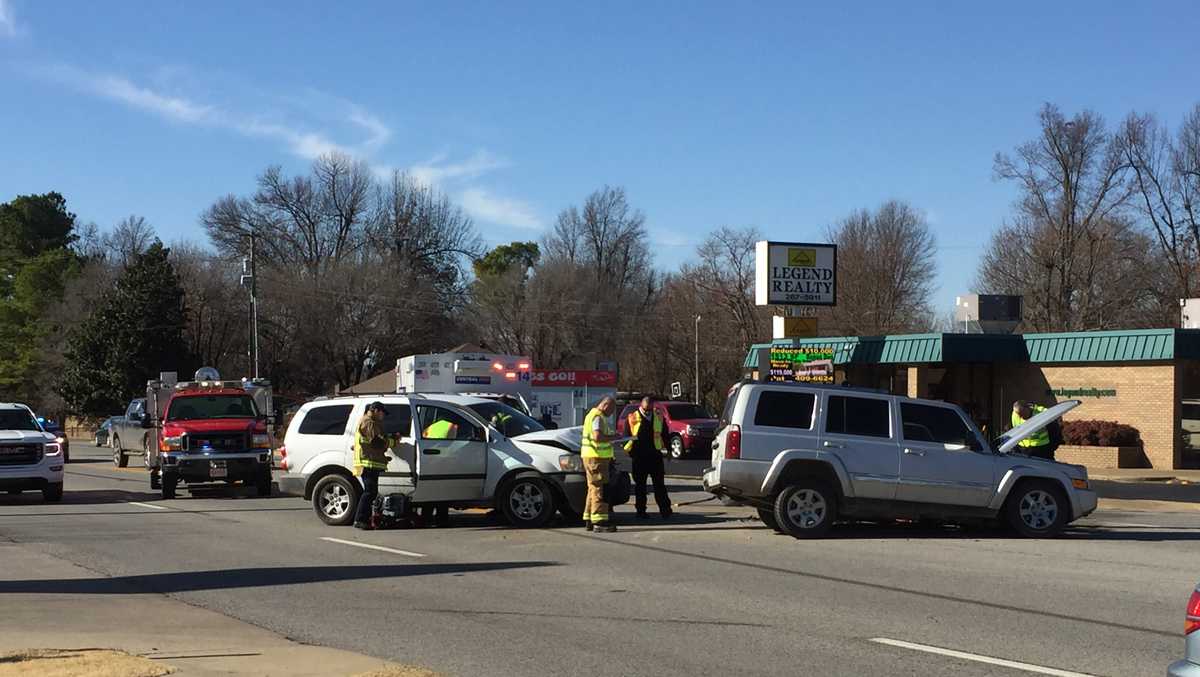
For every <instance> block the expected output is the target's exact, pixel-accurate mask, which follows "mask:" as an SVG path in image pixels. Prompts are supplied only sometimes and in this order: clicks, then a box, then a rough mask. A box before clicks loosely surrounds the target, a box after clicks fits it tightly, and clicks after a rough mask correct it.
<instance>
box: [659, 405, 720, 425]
mask: <svg viewBox="0 0 1200 677" xmlns="http://www.w3.org/2000/svg"><path fill="white" fill-rule="evenodd" d="M666 409H667V414H668V416H667V417H668V418H670V419H671V420H673V421H687V420H690V419H697V418H712V415H711V414H709V413H708V410H706V409H705V408H704V407H702V406H700V405H698V404H668V405H667V406H666Z"/></svg>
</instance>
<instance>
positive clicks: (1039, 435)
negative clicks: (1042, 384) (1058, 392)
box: [1012, 404, 1050, 447]
mask: <svg viewBox="0 0 1200 677" xmlns="http://www.w3.org/2000/svg"><path fill="white" fill-rule="evenodd" d="M1043 411H1046V408H1045V407H1043V406H1042V405H1040V404H1035V405H1033V415H1034V416H1037V415H1038V414H1040V413H1042V412H1043ZM1025 421H1026V419H1023V418H1021V415H1020V414H1018V413H1017V412H1015V411H1014V412H1013V413H1012V425H1013V427H1014V428H1015V427H1017V426H1019V425H1021V424H1022V423H1024V422H1025ZM1048 444H1050V431H1049V430H1047V429H1045V428H1042V429H1041V430H1039V431H1037V432H1036V433H1034V434H1032V435H1030V436H1029V437H1026V438H1025V439H1023V440H1021V441H1020V445H1021V446H1022V447H1044V446H1046V445H1048Z"/></svg>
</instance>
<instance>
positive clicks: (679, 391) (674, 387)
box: [671, 381, 683, 400]
mask: <svg viewBox="0 0 1200 677" xmlns="http://www.w3.org/2000/svg"><path fill="white" fill-rule="evenodd" d="M681 397H683V384H682V383H680V382H679V381H676V382H674V383H672V384H671V399H673V400H677V399H679V398H681Z"/></svg>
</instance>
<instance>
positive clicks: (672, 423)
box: [617, 401, 717, 459]
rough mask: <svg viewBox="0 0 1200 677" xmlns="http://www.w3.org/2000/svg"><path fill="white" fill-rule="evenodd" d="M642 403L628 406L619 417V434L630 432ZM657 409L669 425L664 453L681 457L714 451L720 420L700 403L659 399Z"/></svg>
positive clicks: (664, 432) (656, 404)
mask: <svg viewBox="0 0 1200 677" xmlns="http://www.w3.org/2000/svg"><path fill="white" fill-rule="evenodd" d="M638 406H639V403H638V402H634V403H632V404H627V405H625V408H623V409H622V410H621V415H620V416H619V417H617V433H618V434H621V435H628V434H629V433H628V432H627V431H628V429H629V425H628V420H629V415H630V414H631V413H633V411H634V410H635V409H637V408H638ZM654 408H655V409H657V410H658V411H659V413H661V414H662V417H663V423H665V424H666V427H665V429H664V430H663V436H664V437H666V440H665V444H666V448H665V449H663V453H664V454H666V455H669V456H670V457H671V458H674V459H680V458H683V457H685V456H688V455H697V454H699V455H704V454H707V453H708V452H710V451H712V443H713V438H714V437H716V433H717V419H715V418H713V416H712V414H710V413H708V411H707V410H706V409H705V408H704V407H702V406H700V405H698V404H691V403H688V402H669V401H665V402H655V403H654Z"/></svg>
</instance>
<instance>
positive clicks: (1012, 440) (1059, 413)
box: [996, 400, 1083, 454]
mask: <svg viewBox="0 0 1200 677" xmlns="http://www.w3.org/2000/svg"><path fill="white" fill-rule="evenodd" d="M1080 404H1083V403H1082V402H1080V401H1079V400H1064V401H1062V402H1059V403H1058V404H1056V405H1054V406H1053V407H1048V408H1047V409H1046V411H1043V412H1041V413H1039V414H1037V415H1035V416H1034V417H1033V418H1030V419H1029V420H1028V421H1025V422H1024V423H1022V424H1021V425H1019V426H1017V427H1015V428H1013V429H1012V430H1010V431H1008V432H1006V433H1004V434H1003V435H1001V436H1000V437H999V438H998V439H997V440H996V451H999V452H1000V453H1002V454H1007V453H1008V452H1010V451H1012V450H1013V449H1014V448H1015V447H1016V446H1017V445H1018V444H1020V443H1021V440H1024V439H1026V438H1028V437H1030V436H1031V435H1035V434H1037V433H1038V432H1039V431H1040V430H1042V429H1043V428H1045V427H1046V426H1048V425H1050V424H1051V423H1053V422H1055V421H1057V420H1058V419H1060V418H1062V417H1063V414H1066V413H1067V412H1068V411H1071V410H1072V409H1074V408H1075V407H1078V406H1079V405H1080Z"/></svg>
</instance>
